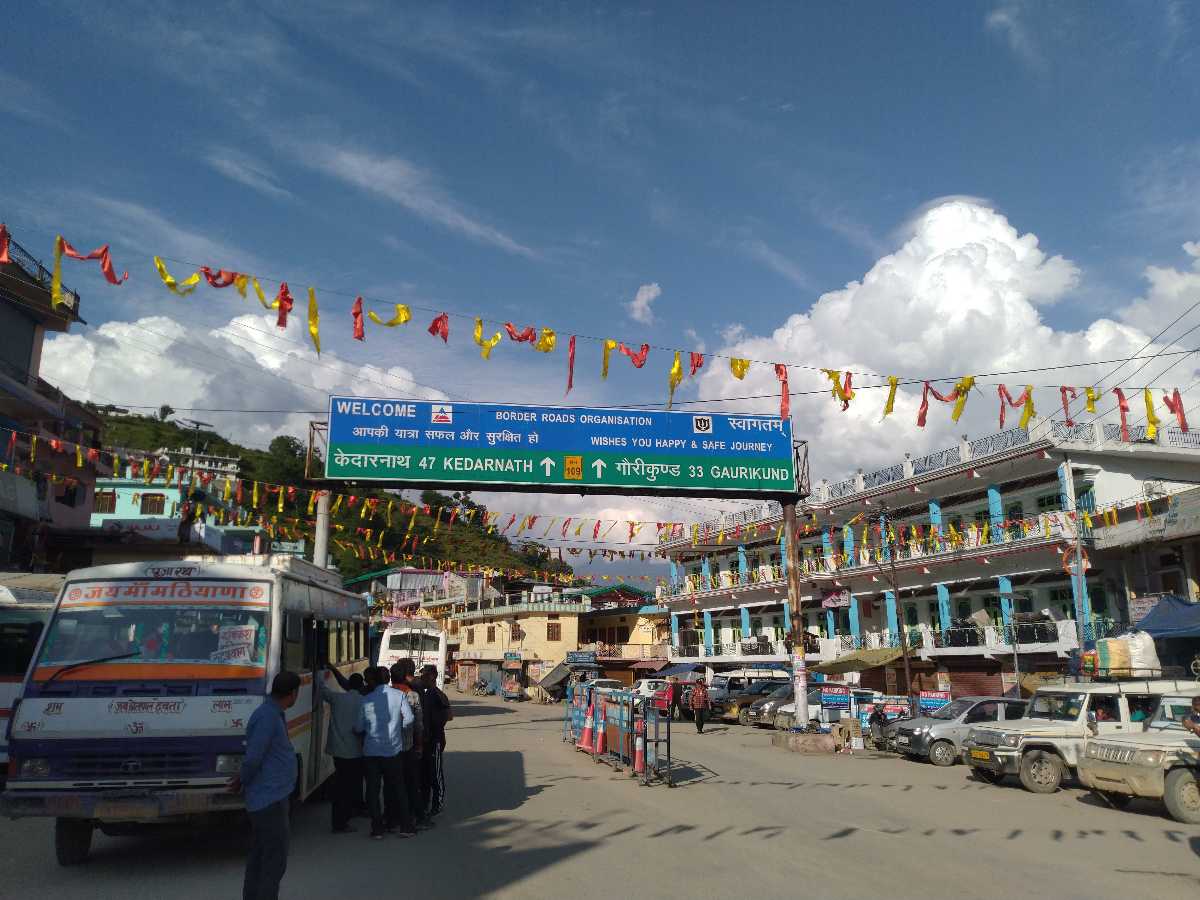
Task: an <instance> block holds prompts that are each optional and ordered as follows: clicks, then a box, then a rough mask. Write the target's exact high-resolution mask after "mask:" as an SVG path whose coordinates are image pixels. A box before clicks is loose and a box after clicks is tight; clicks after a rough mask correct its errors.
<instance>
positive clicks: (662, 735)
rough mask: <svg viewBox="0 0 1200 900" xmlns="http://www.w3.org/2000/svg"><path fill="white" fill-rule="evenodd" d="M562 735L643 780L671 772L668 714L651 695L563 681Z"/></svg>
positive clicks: (667, 777) (663, 778)
mask: <svg viewBox="0 0 1200 900" xmlns="http://www.w3.org/2000/svg"><path fill="white" fill-rule="evenodd" d="M562 740H563V742H564V743H566V742H570V743H571V744H572V745H574V747H575V748H576V749H577V750H580V751H582V752H584V753H587V754H588V755H589V756H590V757H591V758H592V760H593V762H597V763H605V764H607V765H610V766H612V767H613V771H615V772H622V771H627V772H628V773H629V774H630V775H631V776H632V777H634V778H638V779H639V780H640V781H641V783H642V784H643V785H648V784H651V783H652V782H656V781H658V782H662V783H664V784H666V785H668V786H669V787H674V786H675V785H674V781H673V778H672V775H671V718H670V711H669V710H666V711H664V710H660V709H659V708H658V706H657V705H656V703H655V701H654V700H652V699H650V698H645V697H641V696H639V695H637V694H634V693H633V692H631V691H611V690H610V691H602V690H595V689H593V688H592V687H591V686H589V685H587V684H576V685H569V686H568V687H567V696H566V706H565V710H564V713H563V729H562Z"/></svg>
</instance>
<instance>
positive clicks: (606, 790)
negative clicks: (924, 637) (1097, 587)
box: [0, 692, 1200, 900]
mask: <svg viewBox="0 0 1200 900" xmlns="http://www.w3.org/2000/svg"><path fill="white" fill-rule="evenodd" d="M451 699H452V701H454V703H455V707H456V710H457V712H458V715H457V718H456V719H455V721H454V722H453V723H451V726H450V730H449V735H448V740H449V745H448V748H447V754H446V770H447V780H448V784H449V793H448V800H447V809H446V811H445V813H444V814H443V815H442V816H441V817H440V818H439V825H438V827H437V828H436V829H434V830H433V831H430V832H427V833H424V834H422V835H421V836H419V837H418V838H416V839H415V840H409V841H402V840H398V839H389V840H386V841H379V842H376V841H370V840H368V839H367V837H366V832H367V828H366V824H367V823H366V822H365V821H364V820H361V819H360V820H356V825H357V827H358V828H359V831H358V832H357V833H356V834H349V835H336V836H335V835H331V834H329V831H328V828H329V814H328V807H327V806H326V805H323V804H318V803H314V804H309V805H306V806H305V807H304V808H302V809H301V810H300V812H299V813H298V816H297V818H296V821H295V824H294V832H293V843H292V855H291V863H290V867H289V870H288V874H287V877H286V879H285V881H284V891H283V894H282V896H284V897H289V898H308V897H321V898H330V900H334V898H344V897H393V896H399V897H414V898H415V897H421V898H431V900H432V898H441V897H477V896H486V897H505V898H518V897H519V898H542V897H544V898H555V900H562V898H571V900H576V898H592V897H595V898H604V900H613V898H617V897H622V896H625V897H634V896H642V897H650V898H655V897H671V896H685V895H686V896H688V897H689V898H701V897H720V898H729V897H742V896H750V895H754V896H764V897H792V896H798V895H799V896H813V897H880V898H888V897H890V898H896V897H921V898H937V897H954V898H963V897H1003V898H1006V900H1011V898H1017V897H1039V898H1041V897H1047V896H1053V897H1056V898H1058V897H1062V898H1068V897H1071V898H1073V897H1078V898H1086V900H1097V898H1106V897H1114V898H1115V897H1120V898H1123V900H1128V898H1129V897H1139V896H1154V897H1156V898H1174V897H1180V898H1184V897H1186V898H1189V900H1194V898H1195V897H1197V896H1200V827H1197V826H1186V825H1180V824H1179V823H1177V822H1173V821H1171V820H1169V819H1167V818H1164V817H1163V815H1162V814H1161V812H1160V811H1159V810H1158V809H1157V808H1156V807H1154V806H1152V805H1150V804H1142V803H1140V802H1139V803H1135V804H1134V805H1133V806H1132V807H1131V808H1130V809H1129V810H1126V811H1124V812H1119V811H1116V810H1112V809H1109V808H1107V807H1104V806H1099V805H1097V804H1096V803H1095V802H1094V801H1093V800H1092V799H1091V798H1090V797H1089V796H1088V795H1087V794H1086V793H1084V792H1081V791H1079V790H1076V789H1069V790H1064V791H1060V792H1059V793H1057V794H1055V795H1052V796H1036V795H1033V794H1029V793H1026V792H1025V791H1024V790H1022V789H1020V787H1018V786H1015V784H1014V785H1009V786H999V787H997V786H992V785H986V784H982V783H979V782H976V781H974V780H973V779H972V778H970V777H969V775H968V774H967V772H966V771H965V770H964V768H963V767H962V766H955V767H953V768H949V769H938V768H934V767H933V766H930V765H924V764H917V763H911V762H907V761H904V760H900V759H896V758H891V757H887V758H876V757H873V756H872V757H864V756H862V755H859V756H855V757H849V756H836V757H802V756H797V755H794V754H790V753H786V752H784V751H781V750H777V749H775V748H773V747H771V746H770V734H769V733H768V732H763V731H756V730H753V729H746V728H741V727H739V726H737V725H712V726H710V727H709V729H707V730H706V731H705V733H704V734H703V735H700V736H698V735H696V734H695V730H694V728H693V727H692V726H691V725H689V724H684V725H682V726H679V727H677V728H676V732H675V737H676V740H675V755H676V757H677V758H678V759H679V760H681V761H682V762H681V771H680V778H681V782H682V783H681V784H680V786H679V787H677V788H675V789H673V790H669V789H667V788H665V787H662V786H655V787H640V786H638V785H637V784H636V783H635V782H633V781H632V780H631V779H630V778H628V776H626V775H617V774H615V773H614V772H613V771H612V770H611V769H609V768H608V767H606V766H603V765H597V764H595V763H593V762H592V761H591V760H590V758H588V757H586V756H584V755H583V754H581V753H578V752H576V751H573V750H571V749H569V748H568V747H567V746H565V745H564V744H562V743H561V740H560V733H561V716H560V708H558V707H549V706H539V705H535V704H531V703H526V704H520V705H517V704H508V703H503V702H501V701H499V700H497V699H494V698H490V697H489V698H474V697H472V698H469V699H468V698H466V697H464V696H462V695H459V694H456V693H454V692H451ZM244 839H245V838H244V835H243V834H241V833H237V832H229V833H218V832H213V831H200V832H187V833H180V834H169V835H156V836H149V837H123V838H111V837H105V836H102V835H98V836H97V838H96V842H95V844H94V848H93V856H92V859H91V860H90V861H89V862H88V863H87V864H86V865H84V866H80V867H76V868H70V869H63V868H60V867H59V866H58V865H57V864H56V863H55V861H54V853H53V846H52V826H51V823H50V822H49V821H48V820H39V819H34V820H25V821H18V822H11V821H0V847H2V848H3V849H2V850H0V859H2V860H3V866H2V868H0V885H2V888H0V894H2V895H3V896H5V897H22V898H24V897H39V896H48V897H54V898H56V900H70V898H89V900H95V898H155V900H161V898H163V897H170V898H172V900H189V898H203V900H215V898H226V897H229V898H232V897H238V896H240V886H241V876H242V865H243V859H244V858H243V849H242V848H243V845H244Z"/></svg>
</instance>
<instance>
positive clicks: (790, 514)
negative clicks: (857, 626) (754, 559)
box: [783, 500, 808, 728]
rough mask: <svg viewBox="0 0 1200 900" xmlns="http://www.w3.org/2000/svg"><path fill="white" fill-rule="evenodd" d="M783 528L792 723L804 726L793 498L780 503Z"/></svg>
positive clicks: (804, 673) (805, 673) (805, 682)
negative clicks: (790, 642) (793, 706)
mask: <svg viewBox="0 0 1200 900" xmlns="http://www.w3.org/2000/svg"><path fill="white" fill-rule="evenodd" d="M783 530H784V534H785V535H786V537H787V544H786V548H787V581H788V615H789V618H790V620H791V621H790V622H789V624H790V626H791V633H792V690H793V694H794V699H795V701H796V712H795V714H794V715H793V716H792V724H793V726H795V727H799V728H803V727H805V726H806V725H808V667H807V664H806V663H805V660H804V616H803V615H802V614H801V611H800V548H799V546H798V545H797V544H796V501H794V500H789V501H788V502H787V503H785V504H783Z"/></svg>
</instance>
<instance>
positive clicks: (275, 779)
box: [229, 672, 300, 900]
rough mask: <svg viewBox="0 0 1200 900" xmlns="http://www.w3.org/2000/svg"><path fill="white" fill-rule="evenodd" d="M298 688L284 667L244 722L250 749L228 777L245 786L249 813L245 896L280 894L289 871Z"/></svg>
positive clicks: (255, 899)
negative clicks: (292, 722) (290, 717)
mask: <svg viewBox="0 0 1200 900" xmlns="http://www.w3.org/2000/svg"><path fill="white" fill-rule="evenodd" d="M299 694H300V676H299V675H297V674H296V673H295V672H280V673H279V674H278V675H276V676H275V680H274V681H272V682H271V695H270V696H269V697H267V699H266V700H264V701H263V704H262V706H260V707H259V708H258V709H256V710H254V712H252V713H251V714H250V720H249V721H248V722H247V723H246V755H245V756H244V757H243V759H242V769H241V772H240V773H239V774H237V775H235V776H234V777H233V779H232V780H231V781H230V782H229V789H230V790H231V791H234V792H235V793H236V792H238V791H243V792H245V795H246V812H247V813H248V814H249V816H250V830H251V837H250V855H249V856H248V857H247V858H246V877H245V879H244V881H243V882H242V900H277V898H278V897H279V882H281V881H282V880H283V873H284V872H286V871H287V857H288V806H289V803H290V799H291V796H292V791H294V790H295V788H296V751H295V750H293V749H292V741H291V739H290V738H289V737H288V729H287V710H289V709H291V708H292V706H293V705H294V704H295V702H296V698H297V697H298V696H299Z"/></svg>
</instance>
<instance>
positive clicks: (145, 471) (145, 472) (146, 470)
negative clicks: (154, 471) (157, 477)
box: [142, 459, 150, 484]
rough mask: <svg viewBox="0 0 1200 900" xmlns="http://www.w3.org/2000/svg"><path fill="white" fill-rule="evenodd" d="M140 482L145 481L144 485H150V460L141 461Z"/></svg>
mask: <svg viewBox="0 0 1200 900" xmlns="http://www.w3.org/2000/svg"><path fill="white" fill-rule="evenodd" d="M142 480H143V481H145V482H146V484H149V483H150V460H148V459H143V460H142Z"/></svg>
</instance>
